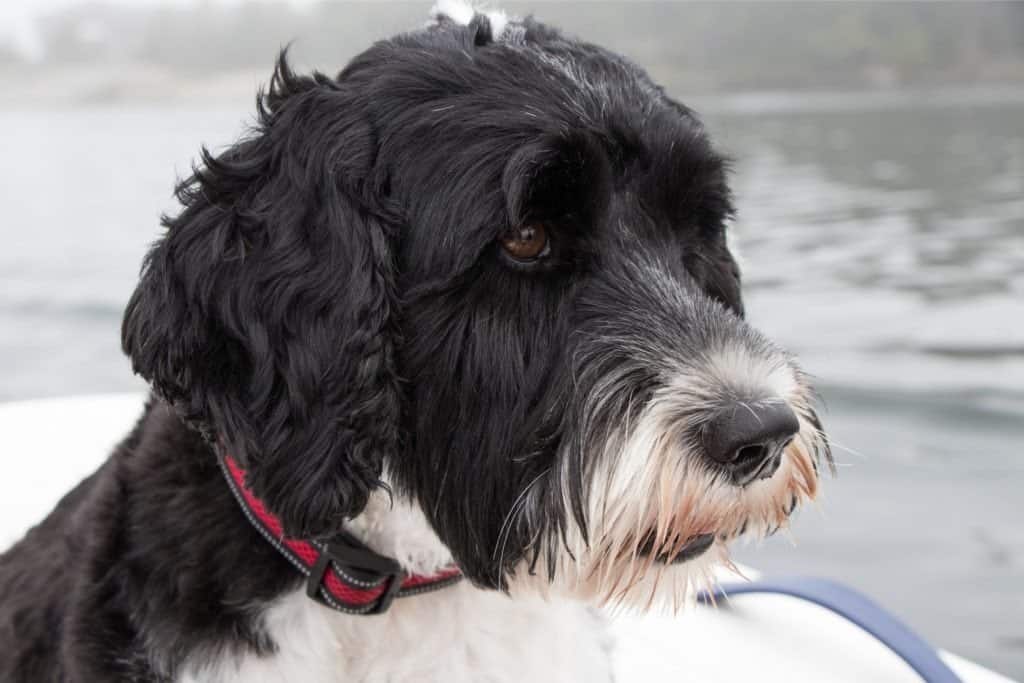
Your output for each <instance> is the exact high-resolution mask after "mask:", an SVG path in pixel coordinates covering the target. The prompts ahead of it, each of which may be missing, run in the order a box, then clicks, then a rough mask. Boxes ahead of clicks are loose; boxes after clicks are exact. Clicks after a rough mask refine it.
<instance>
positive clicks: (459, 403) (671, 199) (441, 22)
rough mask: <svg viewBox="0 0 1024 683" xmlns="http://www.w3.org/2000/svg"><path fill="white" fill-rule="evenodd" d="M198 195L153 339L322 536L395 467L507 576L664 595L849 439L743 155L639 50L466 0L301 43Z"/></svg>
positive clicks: (165, 392)
mask: <svg viewBox="0 0 1024 683" xmlns="http://www.w3.org/2000/svg"><path fill="white" fill-rule="evenodd" d="M179 198H180V199H181V201H182V203H183V205H184V209H183V210H182V211H181V213H180V214H179V215H177V216H176V217H173V218H169V219H167V220H166V227H167V233H166V235H165V236H164V237H163V239H162V240H161V241H160V242H158V243H157V244H156V246H155V247H154V248H153V250H152V251H151V253H150V254H149V256H148V258H147V261H146V265H145V268H144V271H143V275H142V280H141V283H140V284H139V287H138V289H137V291H136V292H135V294H134V296H133V297H132V299H131V302H130V303H129V305H128V309H127V312H126V316H125V322H124V330H123V339H124V347H125V349H126V351H127V352H128V353H129V354H130V355H131V357H132V360H133V363H134V367H135V368H136V370H137V371H138V372H139V373H141V374H142V375H143V376H144V377H146V378H147V379H148V380H150V382H151V383H152V385H153V386H154V388H155V389H156V391H157V392H158V393H159V394H161V395H162V396H163V397H164V398H166V399H167V400H168V401H169V402H170V403H172V404H173V405H174V406H175V407H176V408H177V410H178V411H179V412H180V414H181V415H182V416H183V417H184V418H185V419H186V420H188V421H189V422H190V423H192V424H194V425H196V426H197V427H198V428H200V429H202V430H203V431H204V432H206V433H207V434H208V435H209V436H211V440H212V441H213V442H214V443H216V445H217V446H218V447H219V448H221V449H223V450H225V451H226V452H229V453H231V454H232V455H234V456H235V457H236V458H238V459H239V460H240V461H241V462H242V464H243V465H245V466H246V467H247V469H248V472H249V484H250V485H251V486H252V488H253V489H254V491H255V492H256V494H257V495H259V496H261V497H262V498H263V499H264V501H265V502H266V503H267V504H268V506H269V507H270V508H271V509H272V510H273V511H275V512H276V513H277V514H278V515H279V516H280V517H281V519H282V520H283V523H284V526H285V529H286V531H287V532H288V533H289V534H290V535H294V536H304V537H310V536H313V537H316V536H324V535H330V534H332V533H333V532H335V531H337V530H338V529H339V528H340V527H341V526H342V525H343V524H344V523H345V522H346V520H348V519H350V518H352V517H353V516H355V515H358V514H359V512H360V511H361V510H362V509H363V508H364V506H365V505H366V503H367V500H368V496H369V495H370V493H371V492H372V491H374V489H376V488H379V487H380V486H382V479H384V478H385V472H386V478H387V479H388V481H389V483H391V485H392V486H394V487H395V488H396V489H397V491H398V492H399V493H400V494H402V495H405V496H408V497H409V498H410V499H411V500H413V501H415V502H416V503H418V505H419V506H420V507H421V508H422V510H423V512H424V514H425V515H426V516H427V518H428V519H429V521H430V523H431V524H432V526H433V527H434V529H435V530H436V532H437V534H438V536H439V537H440V538H441V540H442V541H443V542H444V543H445V544H446V545H447V546H448V548H449V549H450V550H451V552H452V553H453V555H454V557H455V559H456V560H457V561H458V563H459V565H460V566H461V567H462V569H463V570H464V572H465V573H466V574H467V575H468V576H469V577H470V578H471V579H472V580H473V581H475V582H476V583H478V584H480V585H484V586H490V587H510V588H512V589H515V588H516V587H517V586H521V587H528V586H535V585H538V584H541V585H545V586H551V585H553V586H555V588H556V589H557V590H561V591H565V592H568V593H573V594H575V595H577V596H581V597H585V598H592V599H597V600H615V601H625V602H636V601H637V600H641V601H643V600H646V599H647V598H648V597H649V596H651V595H652V594H653V591H654V587H655V586H656V585H658V580H659V577H662V575H665V577H667V578H665V579H664V580H663V581H662V582H661V585H663V586H665V587H666V589H667V590H668V591H669V592H670V593H672V594H673V595H677V596H678V595H679V592H680V591H681V590H685V587H686V585H687V582H692V580H693V579H694V578H695V577H697V576H699V575H700V574H701V573H702V572H703V570H704V569H705V568H706V567H707V564H708V562H709V561H716V560H717V561H724V560H726V554H725V553H726V550H725V548H726V544H727V543H728V541H730V540H731V539H733V538H734V537H736V536H738V535H740V534H742V533H744V532H746V531H751V532H762V533H763V532H765V531H767V530H769V529H771V528H775V527H778V526H779V525H782V524H784V523H785V521H786V519H787V517H788V516H789V514H790V513H791V512H792V510H793V509H794V507H795V506H796V505H797V504H798V503H799V502H801V501H803V500H806V499H809V498H811V497H813V496H814V494H815V490H816V487H817V470H818V466H817V462H818V459H819V458H820V457H822V456H824V457H827V454H828V447H827V443H826V441H825V439H824V436H823V434H822V433H821V431H820V426H819V424H818V420H817V418H816V416H815V414H814V412H813V410H812V408H811V405H810V403H811V398H810V393H811V392H810V389H809V387H808V384H807V382H806V380H805V377H804V375H803V374H802V373H801V371H800V370H799V369H798V367H797V366H796V364H795V363H794V361H793V359H792V358H791V357H790V356H788V355H787V354H786V353H785V352H783V351H782V350H780V349H779V348H778V347H776V346H775V345H773V344H772V343H771V342H770V341H768V340H767V339H765V338H764V337H763V336H762V335H761V334H759V333H758V332H756V331H755V330H754V329H752V328H751V327H750V326H749V325H748V324H747V323H746V322H744V319H743V306H742V303H741V299H740V282H739V273H738V269H737V267H736V264H735V262H734V260H733V258H732V256H731V255H730V253H729V250H728V248H727V246H726V235H725V232H726V229H727V227H726V226H727V222H728V220H729V218H730V214H731V211H732V205H731V201H730V193H729V189H728V185H727V165H726V162H725V161H724V160H723V158H722V157H721V156H720V155H719V154H718V153H717V152H716V151H715V149H714V148H713V146H712V144H711V143H710V141H709V140H708V137H707V135H706V133H705V130H704V128H703V127H702V126H701V123H700V122H699V120H698V119H697V117H696V116H695V115H694V113H693V112H692V111H690V110H689V109H687V108H686V107H684V106H682V105H680V104H679V103H677V102H675V101H673V100H672V99H671V98H669V97H668V96H667V95H666V94H665V93H664V91H663V90H662V89H661V88H659V87H658V86H657V85H655V84H654V83H652V82H651V81H650V79H649V78H648V76H647V75H646V74H645V73H644V71H642V70H641V69H640V68H638V67H637V66H635V65H633V64H631V63H630V62H628V61H626V60H624V59H622V58H621V57H618V56H616V55H614V54H611V53H609V52H607V51H605V50H603V49H601V48H598V47H595V46H593V45H589V44H586V43H583V42H579V41H576V40H572V39H569V38H566V37H564V36H562V35H561V34H559V33H558V32H556V31H554V30H552V29H550V28H548V27H546V26H544V25H542V24H539V23H536V22H534V21H532V20H525V21H509V20H506V18H505V17H504V16H503V15H500V14H494V13H492V14H490V15H485V14H478V13H475V12H474V11H473V10H472V9H464V8H456V9H454V10H449V11H448V13H447V14H439V15H438V16H437V20H436V21H435V22H434V23H432V25H430V26H429V27H427V28H426V29H424V30H421V31H419V32H415V33H410V34H405V35H401V36H398V37H396V38H394V39H392V40H389V41H384V42H381V43H378V44H376V45H375V46H373V47H372V48H370V49H369V50H367V51H366V52H364V53H363V54H361V55H360V56H358V57H357V58H355V59H354V60H353V61H352V62H351V63H350V64H349V66H348V67H347V68H346V69H345V70H344V71H342V72H341V74H340V75H339V76H338V77H337V78H327V77H324V76H322V75H320V74H314V75H313V76H310V77H300V76H297V75H295V74H294V73H292V72H291V71H290V70H289V68H288V66H287V65H286V63H285V62H284V60H283V59H282V60H281V62H280V63H279V65H278V68H277V71H276V72H275V74H274V77H273V79H272V81H271V85H270V88H269V90H268V92H267V93H266V94H265V95H264V96H263V97H262V98H261V100H260V109H259V124H258V128H257V130H256V131H255V132H254V134H253V135H252V136H250V137H249V138H247V139H245V140H244V141H242V142H240V143H238V144H237V145H235V146H234V147H233V148H231V149H229V150H228V151H226V152H224V153H223V154H221V155H220V156H217V157H214V156H212V155H209V154H206V153H204V155H203V160H202V166H201V167H200V168H199V169H198V170H197V171H196V173H195V175H194V177H193V178H191V179H190V180H189V181H187V182H186V183H184V184H183V186H182V187H181V188H180V190H179ZM698 557H700V558H702V559H701V560H698V559H697V558H698Z"/></svg>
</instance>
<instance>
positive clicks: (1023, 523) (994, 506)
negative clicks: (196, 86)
mask: <svg viewBox="0 0 1024 683" xmlns="http://www.w3.org/2000/svg"><path fill="white" fill-rule="evenodd" d="M695 104H696V106H697V108H698V109H699V110H700V111H701V112H702V113H703V114H704V116H705V118H706V119H707V121H708V123H709V126H710V127H711V129H712V131H713V132H714V133H715V134H716V135H717V137H718V139H719V141H720V143H721V145H722V146H723V147H724V148H725V149H726V150H727V151H729V152H730V153H731V154H732V155H733V156H734V157H735V159H736V178H735V180H736V182H735V188H736V194H737V197H738V203H739V207H740V214H739V219H738V222H737V225H736V227H735V230H736V233H737V235H738V237H739V244H740V248H741V252H742V255H743V260H744V263H745V277H746V283H747V297H748V309H749V311H750V316H751V318H752V320H753V321H754V322H755V323H756V324H757V325H758V326H759V327H761V328H762V329H764V330H765V331H766V332H768V333H769V334H770V335H771V336H773V337H774V338H775V339H777V340H778V341H779V342H781V343H782V344H783V345H785V346H787V347H789V348H790V349H792V350H793V351H795V352H797V353H798V354H799V355H800V356H801V358H802V359H803V363H804V365H805V366H806V368H807V369H808V370H809V371H810V372H811V373H813V374H814V375H815V376H816V377H817V379H818V385H819V387H820V389H821V392H822V394H823V396H824V398H825V400H826V401H827V404H828V410H827V412H826V415H825V418H826V424H827V426H828V427H829V429H830V431H831V432H832V435H833V437H834V439H835V442H836V456H837V459H838V461H839V467H840V477H839V479H838V480H836V481H834V482H828V483H827V485H826V489H825V491H826V495H825V500H824V501H823V502H822V504H821V505H820V506H819V508H818V509H810V510H806V511H804V513H803V514H802V515H801V517H800V518H799V520H798V522H797V523H796V524H795V528H794V530H793V533H792V534H791V537H792V539H795V542H796V547H795V548H794V547H793V545H792V543H791V542H790V540H789V538H788V537H787V538H780V537H776V538H774V539H772V540H771V541H769V542H767V543H765V544H764V546H763V547H761V548H760V549H753V548H750V549H745V550H742V551H741V552H740V553H739V555H740V557H741V559H743V560H744V561H746V562H748V563H751V564H753V565H755V566H758V567H760V568H762V569H765V570H767V571H779V572H783V571H785V572H799V573H817V574H823V575H827V576H832V577H836V578H840V579H842V580H845V581H848V582H850V583H852V584H853V585H855V586H857V587H859V588H861V589H863V590H865V591H867V592H869V593H870V594H871V595H873V596H874V597H875V598H876V599H878V600H879V601H881V602H882V603H884V604H886V605H888V606H889V607H891V608H892V609H893V610H894V611H896V613H897V614H899V615H900V616H902V617H903V618H904V619H906V620H907V621H909V622H910V623H911V624H913V625H914V626H916V627H917V628H919V629H920V630H922V631H923V632H924V633H925V635H926V636H928V637H930V638H931V639H933V640H934V641H935V642H937V643H938V644H940V645H942V646H944V647H947V648H949V649H952V650H955V651H957V652H959V653H962V654H964V655H967V656H969V657H972V658H975V659H977V660H979V661H980V662H983V663H985V664H988V665H990V666H992V667H995V668H997V669H999V670H1001V671H1003V672H1005V673H1008V674H1011V675H1015V676H1017V677H1024V588H1022V586H1024V504H1022V500H1021V498H1022V491H1024V459H1022V450H1024V96H1022V94H1021V93H1019V92H1018V93H1005V92H1003V93H996V94H995V95H993V94H992V93H989V92H985V93H982V92H975V93H973V94H972V93H959V94H957V93H953V94H949V93H946V94H944V95H943V96H928V95H927V94H922V95H921V96H920V97H918V96H915V95H914V94H913V93H911V94H909V95H908V94H903V95H901V96H899V97H895V98H894V97H892V96H879V97H876V98H872V97H869V96H864V95H857V96H835V97H828V96H817V97H800V96H788V95H783V96H772V97H748V98H732V99H725V98H722V99H717V100H698V101H697V102H695ZM247 111H248V110H247V109H246V108H245V106H244V105H240V106H238V107H228V106H221V107H218V108H214V109H202V108H199V107H194V106H192V107H186V108H170V107H166V106H164V107H161V106H156V105H153V106H129V107H121V106H119V107H117V108H112V107H111V108H106V107H99V106H98V107H94V108H78V109H59V110H23V111H2V112H0V149H3V150H4V163H3V164H2V165H0V205H2V206H3V207H4V208H3V217H2V219H0V220H2V225H0V238H2V240H0V283H2V287H0V377H2V380H0V399H13V398H23V397H30V396H46V395H60V394H72V393H81V392H96V391H117V390H125V389H138V388H140V387H141V384H140V383H139V382H138V380H136V379H134V378H133V377H132V375H131V372H130V369H129V366H128V363H127V361H126V360H125V359H124V358H123V357H122V356H121V353H120V350H119V340H118V333H119V324H120V315H121V311H122V308H123V306H124V304H125V302H126V300H127V297H128V295H129V294H130V292H131V290H132V288H133V286H134V282H135V279H136V277H137V270H138V267H139V264H140V261H141V258H142V254H143V253H144V251H145V249H146V246H147V245H148V244H149V243H150V242H151V241H152V240H153V239H155V238H156V236H157V222H158V216H159V213H160V212H161V211H162V210H167V209H171V208H172V207H173V202H172V200H171V186H172V184H173V181H174V176H175V169H177V172H178V173H179V174H181V173H186V172H187V171H188V164H189V161H190V159H192V158H193V156H194V155H195V152H196V150H197V148H198V145H199V144H200V143H203V142H205V143H208V144H211V145H212V146H214V147H218V146H222V145H224V144H226V143H229V142H230V141H231V140H233V139H234V138H235V137H236V136H237V134H238V133H239V131H240V130H241V126H242V123H243V121H245V120H246V118H247Z"/></svg>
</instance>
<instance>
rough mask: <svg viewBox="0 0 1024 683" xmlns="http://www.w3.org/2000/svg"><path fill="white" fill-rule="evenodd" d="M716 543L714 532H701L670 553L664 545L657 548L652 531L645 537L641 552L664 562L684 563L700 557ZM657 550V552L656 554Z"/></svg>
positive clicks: (645, 555)
mask: <svg viewBox="0 0 1024 683" xmlns="http://www.w3.org/2000/svg"><path fill="white" fill-rule="evenodd" d="M714 543H715V535H714V534H700V535H699V536H692V537H690V538H689V539H688V540H687V541H686V542H685V543H684V544H683V545H682V547H680V548H679V549H678V550H677V551H675V553H673V554H671V555H670V554H669V553H668V552H665V550H664V546H662V548H660V549H656V548H655V539H654V532H653V531H651V532H650V533H648V534H647V536H645V537H644V542H643V544H642V545H641V546H640V553H639V554H640V555H642V556H644V557H649V556H651V555H654V560H655V561H656V562H661V563H663V564H682V563H683V562H687V561H689V560H692V559H694V558H697V557H700V556H701V555H703V554H704V553H706V552H707V551H708V549H709V548H710V547H711V546H712V545H714ZM656 552H657V554H656V555H655V553H656Z"/></svg>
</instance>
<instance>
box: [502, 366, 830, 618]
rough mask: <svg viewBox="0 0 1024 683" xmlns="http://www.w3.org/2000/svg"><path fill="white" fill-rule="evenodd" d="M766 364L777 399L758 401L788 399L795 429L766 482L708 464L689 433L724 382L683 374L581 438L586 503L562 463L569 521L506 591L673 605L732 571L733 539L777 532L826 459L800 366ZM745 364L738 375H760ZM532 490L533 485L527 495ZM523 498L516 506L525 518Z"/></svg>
mask: <svg viewBox="0 0 1024 683" xmlns="http://www.w3.org/2000/svg"><path fill="white" fill-rule="evenodd" d="M735 361H736V359H735V358H733V359H729V358H724V357H719V358H718V359H717V360H716V362H717V364H718V365H720V366H722V365H724V366H729V367H728V368H725V367H720V368H719V369H722V370H725V371H726V372H729V371H731V372H735V370H736V369H737V368H736V367H735V365H734V364H735ZM711 365H712V366H714V365H715V363H711ZM765 367H766V366H765V365H764V364H761V365H760V370H761V372H762V375H764V376H763V377H761V379H762V380H764V381H763V382H762V383H761V387H762V388H764V387H770V388H771V389H772V394H773V396H772V397H771V398H769V399H764V400H784V401H786V402H787V403H788V404H789V406H790V407H791V408H792V409H793V411H794V412H795V413H796V415H797V419H798V421H799V424H800V429H799V432H798V433H797V434H796V436H795V437H794V438H793V439H792V441H791V442H790V443H789V444H788V446H786V448H785V449H784V452H783V457H782V460H781V464H780V466H779V468H778V470H777V471H776V472H775V473H774V474H773V475H772V476H771V477H769V478H767V479H764V480H760V481H755V482H753V483H751V484H749V485H747V486H743V487H740V486H737V485H736V484H735V483H733V482H732V481H731V480H730V478H729V477H728V475H727V474H725V473H724V472H721V471H719V470H716V469H715V468H713V467H712V466H710V465H709V464H708V462H707V460H706V458H704V457H703V456H702V452H701V445H700V443H699V438H697V437H696V436H695V435H696V434H699V433H700V423H701V420H704V419H707V418H706V416H707V415H709V414H710V413H711V406H712V405H713V404H714V403H715V402H716V401H720V398H721V394H722V382H721V376H716V375H720V373H716V372H713V371H712V372H708V371H707V368H705V371H704V372H701V373H699V374H696V375H695V374H681V375H679V376H678V379H677V381H675V382H673V383H671V384H670V385H669V386H666V387H665V388H663V389H662V390H659V391H658V392H656V393H655V394H654V396H653V397H652V398H651V399H650V400H649V401H648V402H647V403H646V405H645V406H644V407H643V409H642V410H641V411H640V412H639V415H638V416H637V417H636V418H635V419H634V420H632V421H627V423H626V424H619V425H618V426H616V427H613V428H609V429H608V430H606V433H604V434H602V435H600V438H593V437H592V438H591V439H589V442H590V443H591V444H593V445H592V446H591V447H590V449H589V451H590V452H589V453H586V454H579V455H584V456H586V457H588V458H592V460H591V462H592V463H593V464H592V466H591V469H590V470H589V471H588V470H587V469H586V468H581V469H580V470H578V471H581V472H584V474H583V477H584V479H585V481H586V484H585V486H584V487H583V488H582V498H583V499H582V501H576V500H573V495H574V494H573V491H574V487H573V481H572V477H573V476H574V474H573V472H574V470H573V468H571V467H568V466H564V465H563V467H562V469H561V474H560V481H559V482H558V484H557V485H556V486H555V488H557V489H558V491H559V492H560V494H559V497H560V498H561V502H560V504H561V505H562V508H563V515H564V518H565V519H567V521H566V522H564V524H563V526H562V527H561V528H560V529H559V530H558V531H557V532H549V533H551V534H552V536H557V540H550V539H549V542H547V543H541V544H538V545H537V547H538V550H537V552H536V553H535V554H534V555H533V556H532V558H531V561H529V562H525V561H524V563H523V565H524V566H520V567H518V568H517V569H516V571H515V572H514V575H513V577H512V578H511V580H510V582H509V585H508V587H509V589H510V591H512V592H518V591H524V590H525V591H531V592H532V591H535V590H539V591H541V592H542V593H544V594H548V595H552V594H557V595H566V596H571V597H573V598H576V599H580V600H584V601H586V602H589V603H592V604H598V605H602V606H606V607H611V608H631V609H641V610H648V609H652V608H656V609H657V608H665V607H667V608H669V609H672V610H678V609H679V608H680V607H681V606H682V605H683V604H685V603H686V602H687V601H688V600H691V599H692V598H693V597H694V596H695V595H696V593H697V592H698V591H699V590H701V589H708V588H711V587H712V586H713V583H714V581H715V576H716V570H717V569H718V568H719V567H725V568H727V569H733V570H735V567H734V566H733V564H732V562H731V561H730V559H729V544H730V542H731V541H733V540H735V539H737V538H738V537H740V536H746V537H753V538H758V537H764V536H766V535H770V534H772V533H775V532H776V531H777V530H779V529H780V528H785V527H786V526H787V525H788V521H789V518H790V515H791V514H792V513H793V511H794V510H795V509H796V508H798V507H799V506H800V505H801V504H802V503H804V502H807V501H810V500H813V499H814V498H815V496H816V494H817V492H818V463H819V462H820V461H821V460H822V459H823V458H824V459H826V460H828V461H829V462H831V461H830V455H829V447H828V442H827V440H826V438H825V436H824V434H823V433H822V432H821V430H820V429H819V426H818V425H819V422H818V419H817V417H816V415H815V413H814V411H813V409H812V408H811V405H810V403H811V401H810V398H811V397H810V394H811V391H810V389H809V387H808V386H807V384H806V382H805V381H804V380H803V376H802V374H801V373H800V371H799V370H798V369H796V367H795V366H793V365H792V364H791V362H790V361H788V360H786V361H780V362H776V363H774V364H772V365H770V366H769V367H770V371H768V372H765ZM752 369H755V368H749V367H748V368H746V370H748V373H747V374H746V375H745V376H746V377H748V378H749V377H751V376H752V377H753V378H754V379H755V380H756V379H758V378H757V373H750V372H749V371H750V370H752ZM735 376H736V375H735V374H734V375H733V377H735ZM734 388H735V387H734ZM567 456H568V454H567ZM562 462H563V463H567V462H571V461H570V460H569V458H568V457H566V458H565V459H563V461H562ZM540 495H541V494H540V491H539V489H537V490H531V491H528V492H527V493H526V495H525V498H528V497H530V496H534V497H538V496H540ZM525 498H524V504H523V505H522V510H523V511H528V510H530V509H531V507H532V505H530V501H528V500H525ZM578 503H581V504H578ZM578 511H582V513H583V514H579V512H578ZM526 514H529V512H526ZM527 565H528V566H527ZM544 568H546V569H547V571H546V572H545V571H543V569H544Z"/></svg>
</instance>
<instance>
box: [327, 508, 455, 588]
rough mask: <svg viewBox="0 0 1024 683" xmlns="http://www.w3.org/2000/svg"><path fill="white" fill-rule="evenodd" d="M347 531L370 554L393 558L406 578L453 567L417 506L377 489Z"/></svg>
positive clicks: (427, 574) (448, 552)
mask: <svg viewBox="0 0 1024 683" xmlns="http://www.w3.org/2000/svg"><path fill="white" fill-rule="evenodd" d="M346 530H348V531H349V532H350V533H352V534H353V535H354V536H356V538H358V539H359V540H361V541H362V542H363V543H365V544H366V545H368V546H369V547H370V548H371V549H372V550H373V551H375V552H377V553H379V554H381V555H384V556H386V557H390V558H393V559H394V560H396V561H397V562H398V563H399V564H400V565H401V566H402V569H404V570H405V571H406V572H407V573H409V574H419V575H422V576H430V575H433V574H436V573H437V572H438V571H440V570H441V569H443V568H445V567H448V566H451V565H452V563H453V560H452V555H451V552H450V551H449V550H448V548H447V547H445V545H444V543H442V542H441V539H439V538H438V537H437V534H436V533H434V530H433V528H431V526H430V523H429V522H428V521H427V518H426V516H425V515H424V514H423V511H422V509H421V508H420V506H419V504H418V503H416V502H414V501H411V500H409V499H408V498H405V497H403V496H400V495H399V494H398V493H394V494H389V493H388V492H387V491H386V490H384V489H377V490H376V491H374V492H373V494H371V496H370V502H369V503H368V504H367V506H366V509H364V510H363V512H362V513H361V514H360V515H359V516H357V517H356V518H355V519H353V520H352V521H351V522H349V524H348V525H347V526H346Z"/></svg>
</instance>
